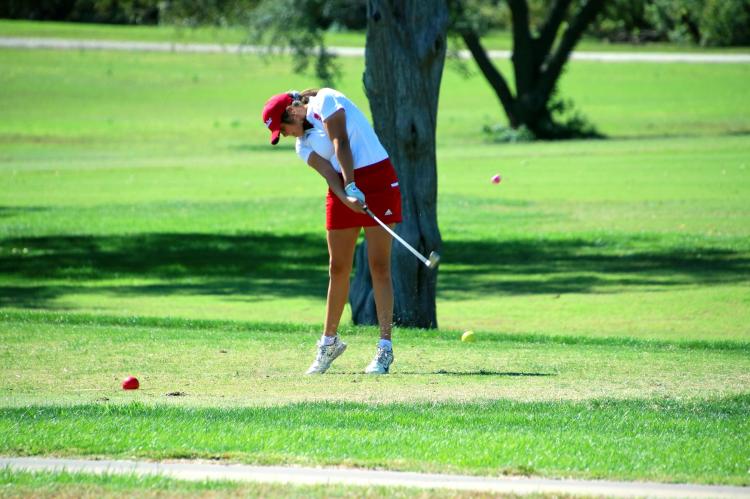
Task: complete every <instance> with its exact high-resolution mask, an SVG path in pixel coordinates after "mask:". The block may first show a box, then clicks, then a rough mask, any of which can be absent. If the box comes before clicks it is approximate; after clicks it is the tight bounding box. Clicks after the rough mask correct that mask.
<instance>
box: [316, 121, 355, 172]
mask: <svg viewBox="0 0 750 499" xmlns="http://www.w3.org/2000/svg"><path fill="white" fill-rule="evenodd" d="M323 125H324V126H325V128H326V133H327V134H328V137H329V138H330V139H331V142H332V143H333V151H334V153H335V154H336V158H337V159H338V160H339V164H340V165H341V173H342V175H343V176H344V185H347V184H349V183H351V182H354V158H353V157H352V150H351V148H350V147H349V135H348V134H347V133H346V111H344V110H343V109H339V110H338V111H336V112H335V113H333V114H332V115H330V116H329V117H328V119H327V120H326V121H325V122H324V123H323Z"/></svg>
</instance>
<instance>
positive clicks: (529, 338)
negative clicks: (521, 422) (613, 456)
mask: <svg viewBox="0 0 750 499" xmlns="http://www.w3.org/2000/svg"><path fill="white" fill-rule="evenodd" d="M0 322H6V323H35V324H60V325H71V326H102V327H105V326H118V327H149V328H159V329H191V330H199V331H215V330H222V331H227V332H245V331H247V332H252V331H264V332H272V333H288V332H290V331H294V332H296V333H304V332H307V333H314V332H319V329H320V328H319V326H317V325H310V324H295V323H291V322H246V321H228V320H211V319H183V318H167V317H143V316H111V315H92V314H81V313H59V312H47V311H31V310H19V311H16V310H3V311H1V312H0ZM372 331H373V327H369V326H348V327H347V328H346V334H347V335H365V334H367V335H370V334H372ZM477 332H478V333H483V334H482V341H491V342H500V343H530V344H537V345H544V344H558V345H584V346H589V345H590V346H621V347H631V348H636V349H648V350H662V349H666V350H672V349H674V350H708V351H733V352H748V353H750V342H744V341H731V340H724V341H717V340H675V341H667V340H655V339H638V338H629V337H586V336H569V335H542V334H533V333H527V334H507V333H497V332H489V331H487V332H484V331H477ZM398 334H400V335H404V336H409V337H413V338H430V339H439V340H450V341H453V340H455V339H456V337H457V335H459V336H460V334H461V332H460V331H455V330H445V329H443V330H425V329H405V328H402V329H400V330H399V333H398Z"/></svg>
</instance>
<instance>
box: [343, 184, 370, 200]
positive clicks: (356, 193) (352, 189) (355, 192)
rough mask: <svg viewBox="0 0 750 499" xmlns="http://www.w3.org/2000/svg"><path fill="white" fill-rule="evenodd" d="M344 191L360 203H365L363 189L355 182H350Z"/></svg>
mask: <svg viewBox="0 0 750 499" xmlns="http://www.w3.org/2000/svg"><path fill="white" fill-rule="evenodd" d="M344 192H345V193H346V195H347V196H349V197H350V198H354V199H356V200H357V202H359V204H365V195H364V194H363V193H362V191H360V190H359V187H357V186H356V185H355V184H354V182H349V183H348V184H346V186H345V187H344Z"/></svg>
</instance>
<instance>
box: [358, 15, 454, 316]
mask: <svg viewBox="0 0 750 499" xmlns="http://www.w3.org/2000/svg"><path fill="white" fill-rule="evenodd" d="M448 22H449V16H448V6H447V3H446V0H423V1H419V0H401V1H399V0H369V1H368V4H367V45H366V48H365V73H364V85H365V91H366V92H367V97H368V99H369V101H370V109H371V111H372V117H373V121H374V124H375V132H376V133H377V134H378V137H379V138H380V140H381V142H382V143H383V146H385V148H386V150H387V151H388V153H389V154H390V157H391V160H392V161H393V164H394V166H395V167H396V171H397V172H398V176H399V185H400V187H401V198H402V202H403V216H404V221H403V222H402V223H401V224H399V225H398V226H397V228H396V231H397V232H398V234H399V235H400V236H401V237H402V238H404V239H405V240H406V241H407V242H409V244H411V245H412V246H413V247H414V248H416V249H417V250H418V251H420V252H421V253H422V254H424V255H427V254H429V253H430V252H431V251H438V252H439V251H440V246H441V239H440V231H439V230H438V224H437V167H436V160H435V126H436V123H437V104H438V95H439V91H440V80H441V77H442V74H443V65H444V62H445V52H446V32H447V29H448ZM391 263H392V274H393V293H394V314H393V315H394V322H395V323H396V324H398V325H401V326H409V327H421V328H435V327H437V315H436V312H435V291H436V285H437V270H430V269H428V268H427V267H425V265H424V264H422V262H420V261H419V260H417V259H416V258H415V257H414V255H412V254H411V253H409V252H408V250H406V249H405V248H403V247H402V246H401V245H400V244H399V243H397V242H395V241H394V244H393V257H392V261H391ZM355 265H356V275H355V278H354V281H353V283H352V286H351V291H350V294H349V298H350V302H351V306H352V317H353V319H354V322H355V324H377V315H376V313H375V303H374V298H373V292H372V284H371V279H370V272H369V269H368V265H367V247H366V244H362V245H361V246H360V247H359V248H358V249H357V253H356V259H355Z"/></svg>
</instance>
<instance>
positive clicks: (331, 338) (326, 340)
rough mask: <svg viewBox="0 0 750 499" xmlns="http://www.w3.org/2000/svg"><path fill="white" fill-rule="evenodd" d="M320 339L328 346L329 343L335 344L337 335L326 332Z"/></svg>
mask: <svg viewBox="0 0 750 499" xmlns="http://www.w3.org/2000/svg"><path fill="white" fill-rule="evenodd" d="M320 341H321V343H323V345H325V346H328V345H333V342H334V341H336V336H335V335H334V336H326V335H325V334H324V335H323V336H322V337H321V338H320Z"/></svg>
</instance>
